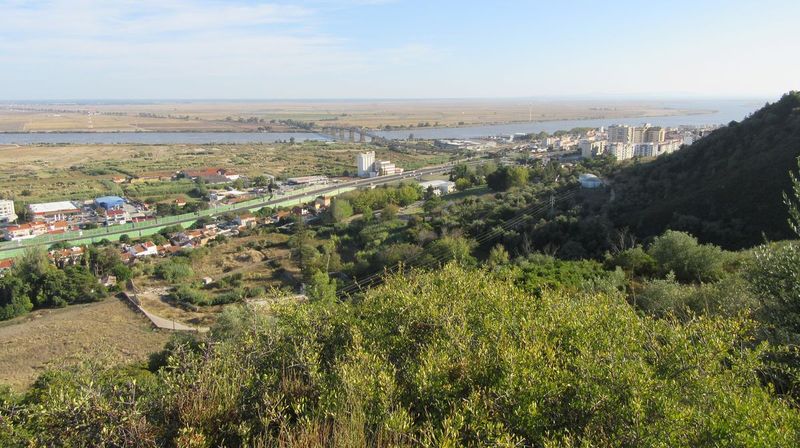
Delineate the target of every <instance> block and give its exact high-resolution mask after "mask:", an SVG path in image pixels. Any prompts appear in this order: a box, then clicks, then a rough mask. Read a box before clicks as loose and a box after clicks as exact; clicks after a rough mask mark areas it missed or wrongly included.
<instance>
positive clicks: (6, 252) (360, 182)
mask: <svg viewBox="0 0 800 448" xmlns="http://www.w3.org/2000/svg"><path fill="white" fill-rule="evenodd" d="M482 161H484V159H465V160H459V161H455V162H448V163H446V164H444V165H436V166H432V167H426V168H420V169H418V170H413V171H407V172H404V173H402V174H394V175H391V176H379V177H372V178H368V179H357V180H353V181H350V182H340V183H335V184H330V185H325V186H320V188H319V189H315V190H309V191H304V192H302V193H298V194H289V195H285V196H277V197H275V196H273V197H272V199H265V200H264V201H263V202H259V203H255V204H253V203H248V204H247V205H244V206H242V207H239V208H236V207H234V208H226V209H224V210H221V211H219V212H218V213H214V212H211V213H210V214H206V215H204V216H211V217H214V216H218V215H222V214H226V213H237V212H243V211H248V210H255V209H259V208H262V207H270V206H276V205H280V204H284V205H285V204H286V203H287V202H292V201H298V203H300V202H302V200H303V198H308V197H309V196H321V195H325V194H327V193H332V192H336V191H337V190H341V189H348V191H349V190H352V189H355V188H359V187H367V186H378V185H385V184H389V183H392V182H398V181H402V180H406V179H413V178H417V177H421V176H427V175H430V174H440V173H446V172H448V171H450V170H451V169H452V168H453V166H455V165H457V164H460V163H464V164H467V165H475V164H479V163H481V162H482ZM199 217H200V215H199V214H195V215H186V217H185V218H183V219H179V220H175V221H170V222H168V223H165V222H157V221H156V222H143V223H141V224H142V225H141V226H137V227H136V228H135V229H134V230H131V229H129V228H123V229H119V230H116V229H115V228H114V227H109V228H108V232H107V233H103V234H101V235H96V236H94V237H87V236H80V235H78V236H70V237H66V238H62V239H58V238H55V239H47V240H42V241H40V242H37V241H36V240H37V238H32V239H30V240H26V241H25V242H24V247H25V248H28V247H35V246H42V245H47V246H50V245H52V244H55V243H61V242H69V241H85V240H87V239H93V240H94V239H96V240H101V239H104V238H105V239H109V240H116V239H119V236H121V235H123V234H129V235H130V234H135V233H140V232H144V231H146V230H151V229H159V228H163V227H166V226H173V225H177V224H181V225H183V224H189V223H193V222H194V221H196V220H197V219H198V218H199ZM132 236H133V235H132ZM21 248H22V246H18V245H13V244H5V245H3V246H2V247H0V259H4V258H10V257H13V256H15V255H14V254H16V255H18V254H19V252H20V249H21Z"/></svg>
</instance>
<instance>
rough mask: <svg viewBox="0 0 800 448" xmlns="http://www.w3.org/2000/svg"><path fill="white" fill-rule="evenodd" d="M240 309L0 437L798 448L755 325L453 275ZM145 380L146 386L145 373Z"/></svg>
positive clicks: (51, 383) (64, 375)
mask: <svg viewBox="0 0 800 448" xmlns="http://www.w3.org/2000/svg"><path fill="white" fill-rule="evenodd" d="M273 313H274V317H267V315H263V314H257V313H255V314H254V313H253V312H251V311H244V310H243V311H240V312H239V313H233V312H231V311H228V312H227V313H225V314H224V315H223V316H222V317H221V319H220V324H219V326H218V327H217V328H216V329H215V332H214V338H213V341H210V343H208V344H201V345H200V346H199V347H198V346H191V345H189V346H182V345H179V346H176V347H175V348H173V349H172V351H171V354H170V355H169V356H160V358H159V359H161V360H162V361H161V363H166V365H165V366H164V367H163V368H161V369H160V370H158V371H156V372H155V373H154V374H151V373H148V372H144V371H119V370H113V371H109V370H105V369H103V368H101V367H97V366H95V367H93V368H89V367H83V368H78V369H75V370H69V371H60V372H57V373H53V374H48V375H45V376H44V377H42V379H40V381H39V382H38V383H37V384H36V385H35V386H34V388H33V389H32V390H31V391H30V392H28V393H27V394H26V396H25V397H23V399H22V401H21V402H19V404H15V403H14V402H13V401H12V402H4V403H3V411H2V412H3V415H4V416H6V417H5V418H3V419H0V422H2V423H0V442H2V443H3V445H4V446H15V445H22V444H27V443H28V441H29V440H31V439H33V440H34V441H36V443H38V444H40V445H66V446H87V445H90V446H100V445H104V444H105V445H107V446H111V445H113V446H240V445H263V446H273V445H274V446H321V445H326V444H330V445H331V446H365V445H372V446H411V445H422V446H487V445H494V446H520V445H538V446H687V447H688V446H691V447H694V446H756V445H759V446H774V447H778V446H796V444H797V442H798V440H800V433H799V432H798V431H799V430H800V414H798V412H797V410H795V409H793V408H792V407H790V406H789V405H787V404H786V403H784V402H783V401H781V400H779V399H777V398H775V397H774V396H773V395H771V393H770V392H769V390H767V389H766V388H764V387H763V386H761V383H760V382H759V377H758V372H759V369H761V368H762V367H763V366H762V364H761V362H760V361H759V353H761V351H762V350H763V348H755V349H749V348H746V347H747V341H748V332H749V329H750V323H748V322H746V321H741V320H739V319H726V318H702V319H694V320H691V321H689V322H686V323H679V322H677V321H673V320H654V319H652V318H649V317H642V316H639V315H637V314H636V312H635V311H634V310H633V309H631V308H630V307H629V306H628V304H627V303H625V301H624V300H623V299H622V298H620V297H618V296H616V295H614V294H587V293H580V294H575V293H573V294H563V293H558V292H543V293H542V294H541V295H540V296H539V297H536V298H535V297H532V296H531V295H530V294H528V293H525V292H524V291H523V290H522V289H519V288H517V287H515V286H513V284H511V283H508V282H507V281H503V280H497V279H495V278H493V276H492V275H490V274H488V273H486V272H481V271H476V270H464V269H462V268H459V267H457V266H456V265H449V266H447V267H446V268H444V269H443V270H441V271H439V272H436V273H428V274H419V273H415V275H409V276H406V277H405V278H402V277H395V278H393V279H391V280H390V281H389V282H388V284H387V285H385V286H383V287H381V288H378V289H376V290H373V291H370V292H369V293H367V294H366V296H365V297H364V298H363V299H362V300H361V301H359V302H357V303H353V304H347V303H337V302H332V301H321V302H318V303H316V304H310V305H308V304H289V305H285V306H280V307H278V308H275V309H273ZM134 379H136V381H135V382H134V381H133V380H134Z"/></svg>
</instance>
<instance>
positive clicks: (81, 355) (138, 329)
mask: <svg viewBox="0 0 800 448" xmlns="http://www.w3.org/2000/svg"><path fill="white" fill-rule="evenodd" d="M168 339H169V334H168V333H166V332H163V331H158V330H155V329H153V328H152V326H151V324H150V321H149V320H147V318H146V317H144V316H143V315H141V314H139V313H137V312H135V311H133V310H132V309H131V308H129V307H128V305H127V304H126V303H124V302H122V301H120V300H119V299H117V298H114V297H111V298H108V299H106V300H104V301H102V302H99V303H90V304H85V305H72V306H69V307H66V308H60V309H48V310H40V311H34V312H32V313H30V314H28V315H26V316H23V317H19V318H17V319H13V320H10V321H5V322H2V323H0V384H7V385H9V386H11V387H13V388H14V389H17V390H22V389H24V388H25V387H27V386H29V385H30V384H31V383H33V381H34V380H35V379H36V378H37V377H38V376H39V375H40V374H41V373H42V372H44V370H45V369H47V368H48V367H50V366H53V367H55V366H62V365H68V364H70V363H75V362H78V361H80V360H81V359H85V358H88V357H98V358H99V359H103V360H104V361H105V362H107V363H110V364H120V365H121V364H127V363H131V362H137V361H145V360H146V359H147V356H148V355H149V354H150V353H152V352H155V351H158V350H160V349H161V348H162V347H163V346H164V343H166V341H167V340H168Z"/></svg>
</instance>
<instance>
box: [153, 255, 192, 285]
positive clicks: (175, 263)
mask: <svg viewBox="0 0 800 448" xmlns="http://www.w3.org/2000/svg"><path fill="white" fill-rule="evenodd" d="M155 274H156V275H157V276H158V277H159V278H160V279H162V280H166V281H168V282H171V283H177V282H183V281H186V280H187V279H189V278H190V277H193V276H194V271H193V270H192V267H191V266H190V264H189V261H188V259H187V258H183V257H172V258H169V259H167V260H165V261H163V262H161V263H159V264H158V265H157V266H156V268H155Z"/></svg>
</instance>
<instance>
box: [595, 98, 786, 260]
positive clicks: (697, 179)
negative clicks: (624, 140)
mask: <svg viewBox="0 0 800 448" xmlns="http://www.w3.org/2000/svg"><path fill="white" fill-rule="evenodd" d="M798 156H800V92H791V93H789V94H786V95H784V96H783V97H782V98H781V99H780V100H779V101H778V102H776V103H774V104H767V105H766V106H765V107H764V108H762V109H761V110H759V111H758V112H756V113H754V114H753V115H752V116H750V117H749V118H747V119H745V120H744V121H742V122H741V123H736V122H732V123H730V124H729V125H728V126H726V127H724V128H721V129H719V130H717V131H715V132H713V133H712V134H711V135H709V136H707V137H705V138H703V139H702V140H700V141H698V142H696V143H695V144H694V145H692V146H691V147H689V148H687V149H684V150H682V151H680V152H677V153H675V154H672V155H670V156H665V157H661V158H659V159H658V160H655V161H653V162H652V163H646V164H636V165H634V166H632V167H630V168H628V169H625V170H622V171H621V172H620V174H619V175H617V176H616V177H615V179H614V191H615V196H616V199H615V201H614V203H613V204H612V207H611V210H610V211H611V213H610V216H611V218H612V220H613V221H614V223H615V224H616V225H617V226H619V227H629V228H630V229H631V230H633V231H634V232H635V233H637V234H639V235H641V236H652V235H656V234H660V233H661V232H663V231H664V229H666V228H671V229H677V230H686V231H688V232H690V233H692V234H694V235H697V236H698V237H699V238H700V239H701V240H703V241H706V242H713V243H715V244H719V245H722V246H724V247H728V248H740V247H748V246H752V245H755V244H758V243H760V242H762V241H763V236H762V235H765V236H766V237H767V238H768V239H770V240H777V239H784V238H787V237H790V236H791V233H790V228H789V226H788V225H787V223H786V219H787V212H786V207H785V206H784V204H783V203H782V199H781V198H782V193H783V192H784V191H789V190H790V181H789V175H788V172H789V170H790V169H793V168H795V167H796V161H795V160H796V158H797V157H798Z"/></svg>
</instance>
